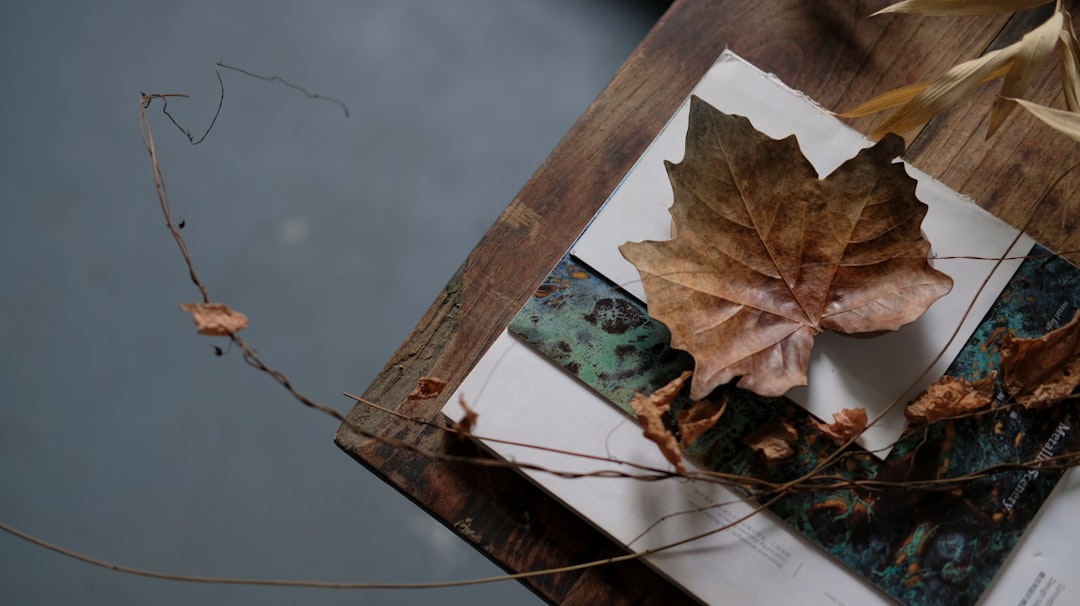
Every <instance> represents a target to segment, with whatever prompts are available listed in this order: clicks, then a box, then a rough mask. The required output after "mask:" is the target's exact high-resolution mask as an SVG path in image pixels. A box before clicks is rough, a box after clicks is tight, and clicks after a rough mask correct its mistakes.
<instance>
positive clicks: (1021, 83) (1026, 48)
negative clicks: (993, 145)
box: [986, 12, 1065, 137]
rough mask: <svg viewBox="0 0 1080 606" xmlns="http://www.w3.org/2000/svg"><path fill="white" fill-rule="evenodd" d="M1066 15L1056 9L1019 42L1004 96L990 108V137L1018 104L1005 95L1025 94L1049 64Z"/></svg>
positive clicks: (1002, 90) (1005, 85)
mask: <svg viewBox="0 0 1080 606" xmlns="http://www.w3.org/2000/svg"><path fill="white" fill-rule="evenodd" d="M1064 22H1065V19H1064V17H1063V16H1062V14H1061V13H1059V12H1055V13H1054V16H1053V17H1050V19H1048V20H1047V21H1046V23H1043V24H1042V25H1040V26H1039V27H1036V28H1035V29H1033V30H1031V31H1030V32H1028V33H1027V34H1025V35H1024V37H1023V38H1021V39H1020V42H1018V43H1017V45H1018V46H1017V50H1016V57H1015V58H1014V59H1013V61H1012V67H1011V68H1010V69H1009V73H1008V75H1006V76H1005V83H1004V84H1002V85H1001V97H998V99H997V100H996V101H994V106H993V107H992V108H991V109H990V126H989V127H988V128H987V131H986V136H987V137H989V136H990V135H993V134H994V132H995V131H997V129H998V127H999V126H1001V123H1002V122H1003V121H1004V120H1005V118H1007V117H1008V116H1009V114H1010V113H1011V112H1012V110H1013V108H1014V107H1016V105H1014V104H1012V103H1009V102H1008V101H1006V100H1005V97H1015V98H1019V97H1023V96H1024V93H1026V92H1027V89H1028V88H1029V87H1030V86H1031V82H1032V80H1034V79H1035V75H1036V74H1037V73H1038V72H1039V70H1040V69H1042V67H1043V65H1045V64H1046V60H1047V59H1049V58H1050V53H1052V52H1053V51H1054V46H1056V44H1057V40H1058V37H1059V34H1060V33H1061V28H1062V25H1063V24H1064Z"/></svg>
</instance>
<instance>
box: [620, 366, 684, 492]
mask: <svg viewBox="0 0 1080 606" xmlns="http://www.w3.org/2000/svg"><path fill="white" fill-rule="evenodd" d="M692 374H693V373H692V372H690V371H689V370H687V371H683V373H682V374H681V375H679V376H678V377H675V379H673V380H672V381H671V382H670V383H668V384H667V385H664V386H663V387H661V388H660V389H657V390H656V391H654V392H652V394H651V395H649V396H644V395H642V394H641V393H638V392H635V393H634V398H633V399H632V400H630V406H631V407H632V408H633V409H634V413H635V414H637V419H638V424H639V425H641V429H642V430H643V433H644V434H645V437H646V438H649V439H650V440H652V441H653V442H656V445H657V446H659V447H660V452H661V453H663V455H664V458H666V459H667V460H668V462H669V463H671V464H672V465H674V466H675V470H676V471H678V472H679V473H686V467H685V466H684V465H683V459H682V452H680V451H679V442H678V441H677V440H676V439H675V436H674V435H672V434H671V431H670V430H669V429H668V428H667V427H666V426H665V425H664V419H663V415H664V413H665V412H667V411H668V410H670V409H671V403H672V402H673V401H674V400H675V396H677V395H679V390H681V389H682V386H683V383H686V381H687V379H689V378H690V376H691V375H692Z"/></svg>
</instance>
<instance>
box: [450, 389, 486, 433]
mask: <svg viewBox="0 0 1080 606" xmlns="http://www.w3.org/2000/svg"><path fill="white" fill-rule="evenodd" d="M458 404H460V405H461V409H462V410H464V411H465V415H464V416H463V417H461V420H460V421H457V422H456V423H453V424H451V425H450V429H453V430H454V431H456V432H458V435H459V436H461V437H465V436H468V435H470V434H472V430H473V427H476V420H477V419H479V418H480V415H479V414H478V413H477V412H476V411H475V410H473V409H471V408H469V405H468V404H467V403H466V402H465V398H464V396H463V397H461V398H459V399H458Z"/></svg>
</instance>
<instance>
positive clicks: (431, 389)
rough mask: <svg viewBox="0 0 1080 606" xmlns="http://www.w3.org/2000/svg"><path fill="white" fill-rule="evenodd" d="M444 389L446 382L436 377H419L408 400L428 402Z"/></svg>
mask: <svg viewBox="0 0 1080 606" xmlns="http://www.w3.org/2000/svg"><path fill="white" fill-rule="evenodd" d="M444 387H446V381H444V380H442V379H439V378H436V377H421V378H420V379H419V380H417V381H416V387H415V388H414V389H413V390H412V392H410V393H409V396H408V399H410V400H430V399H431V398H436V397H438V396H439V394H441V393H442V390H443V388H444Z"/></svg>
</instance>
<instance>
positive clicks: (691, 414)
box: [675, 394, 727, 446]
mask: <svg viewBox="0 0 1080 606" xmlns="http://www.w3.org/2000/svg"><path fill="white" fill-rule="evenodd" d="M725 409H727V395H726V394H725V395H724V401H723V402H720V403H719V404H718V403H716V402H713V401H712V400H698V401H697V402H694V403H693V404H691V405H690V406H689V407H688V408H684V409H682V410H680V411H679V412H678V414H676V415H675V417H676V419H677V420H678V422H679V433H681V434H682V443H683V446H688V445H690V444H691V443H692V442H693V441H694V440H696V439H697V438H698V436H700V435H701V434H703V433H705V431H706V430H708V429H709V428H710V427H712V426H713V425H716V422H717V421H719V420H720V417H721V416H723V414H724V410H725Z"/></svg>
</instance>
